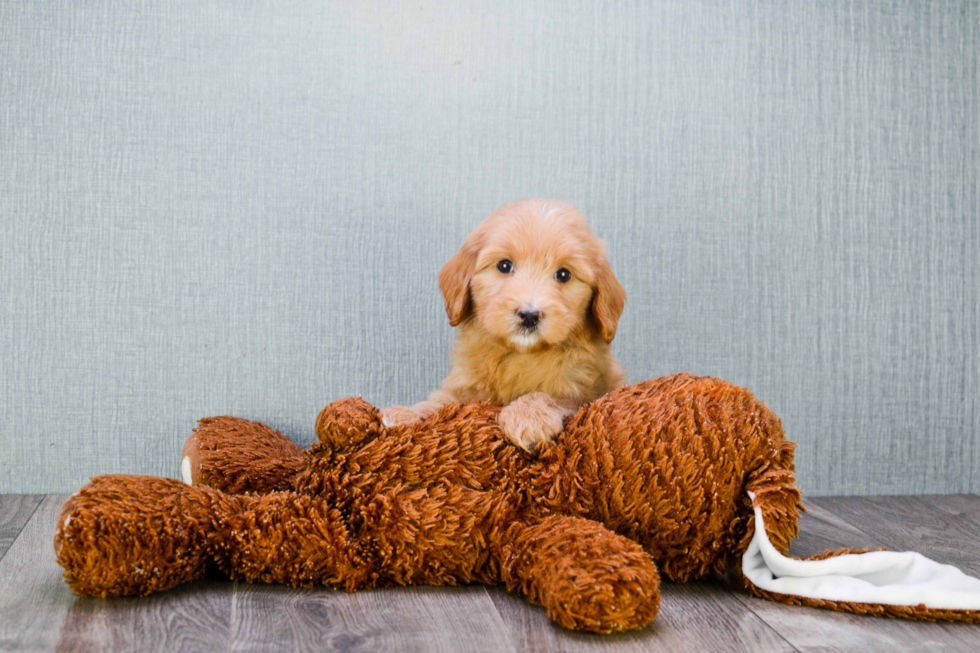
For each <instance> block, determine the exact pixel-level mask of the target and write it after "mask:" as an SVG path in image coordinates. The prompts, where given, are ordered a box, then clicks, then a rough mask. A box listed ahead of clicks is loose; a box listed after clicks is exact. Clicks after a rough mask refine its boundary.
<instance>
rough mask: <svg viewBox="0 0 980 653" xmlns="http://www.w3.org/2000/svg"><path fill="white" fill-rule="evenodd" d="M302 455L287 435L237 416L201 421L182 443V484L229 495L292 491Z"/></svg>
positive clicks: (210, 418) (303, 455) (301, 463)
mask: <svg viewBox="0 0 980 653" xmlns="http://www.w3.org/2000/svg"><path fill="white" fill-rule="evenodd" d="M304 457H305V454H304V452H303V450H302V449H300V448H299V446H297V445H296V444H294V443H293V442H292V441H291V440H290V439H289V438H287V437H286V436H284V435H283V434H281V433H280V432H279V431H276V430H275V429H272V428H269V427H268V426H266V425H265V424H261V423H259V422H250V421H248V420H244V419H239V418H237V417H208V418H205V419H202V420H201V421H200V422H199V423H198V426H197V428H196V429H194V433H193V434H192V435H191V436H190V437H189V438H187V441H186V442H185V443H184V451H183V454H182V456H181V464H180V471H181V477H182V478H183V480H184V483H187V484H188V485H206V486H208V487H211V488H214V489H217V490H222V491H224V492H228V493H230V494H241V493H244V492H263V493H264V492H274V491H281V490H289V489H292V486H293V479H294V478H295V477H296V475H297V474H298V473H299V471H300V469H301V468H302V465H303V460H304Z"/></svg>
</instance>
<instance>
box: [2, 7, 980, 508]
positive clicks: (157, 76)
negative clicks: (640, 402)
mask: <svg viewBox="0 0 980 653" xmlns="http://www.w3.org/2000/svg"><path fill="white" fill-rule="evenodd" d="M978 26H980V8H978V3H977V2H976V1H972V2H949V3H946V2H932V3H922V2H897V1H895V2H893V1H889V2H880V1H860V2H846V1H843V0H842V1H836V2H795V1H786V2H761V1H747V0H746V1H735V2H732V1H728V0H726V1H724V2H708V1H705V2H693V1H691V0H674V1H671V2H656V3H654V2H637V3H632V4H627V3H622V2H602V3H596V4H591V3H585V2H569V1H567V0H564V1H560V2H525V1H524V0H506V1H501V0H495V1H494V2H485V3H481V4H480V5H477V4H473V5H471V4H469V3H461V2H451V3H441V2H429V1H427V0H417V1H416V2H411V3H407V2H391V3H380V2H366V1H361V2H356V3H355V2H350V3H322V2H315V1H312V0H310V1H307V2H297V3H276V4H273V3H250V2H242V1H240V0H236V1H234V2H230V1H229V2H215V3H210V2H209V3H203V2H197V1H196V0H192V1H190V2H184V3H176V2H172V3H167V2H153V1H147V2H137V3H131V4H130V3H123V2H115V1H113V2H107V1H105V0H101V1H93V2H72V3H58V2H9V1H6V0H2V1H0V216H2V217H0V300H2V304H0V359H2V364H3V373H2V375H0V397H2V404H0V429H2V431H0V433H2V440H0V465H2V467H0V492H53V491H57V492H62V491H70V490H72V489H74V488H75V487H77V486H78V485H79V484H81V483H82V482H84V480H85V479H86V478H87V477H88V476H91V475H94V474H97V473H105V472H138V473H147V474H157V475H176V474H177V471H178V456H179V452H180V447H181V445H182V443H183V440H184V438H185V437H186V436H187V435H188V434H189V433H190V431H191V429H192V427H193V426H194V424H195V420H196V419H197V418H199V417H202V416H205V415H212V414H234V415H240V416H243V417H247V418H252V419H261V420H264V421H267V422H268V423H270V424H272V425H274V426H276V427H278V428H280V429H282V430H283V431H284V432H285V433H287V434H288V435H290V436H291V437H293V438H294V439H295V440H297V441H300V442H303V443H305V442H308V441H309V438H310V435H311V433H312V424H313V421H314V419H315V417H316V414H317V411H318V410H319V408H320V407H321V406H322V405H323V404H324V403H326V402H327V401H328V400H331V399H334V398H338V397H341V396H346V395H349V394H361V395H363V396H365V397H366V398H368V399H370V400H372V401H374V402H376V403H378V404H388V403H392V402H407V401H414V400H418V399H421V398H422V397H423V396H424V394H425V393H426V392H427V391H428V390H429V389H431V388H432V387H434V386H436V385H437V384H438V382H439V381H440V379H441V378H442V375H443V373H444V372H445V370H446V365H447V357H446V351H447V348H448V347H449V344H450V342H451V338H452V332H451V329H450V328H449V326H448V324H446V321H445V319H444V314H443V308H442V302H441V299H440V297H439V294H438V290H437V285H436V274H437V272H438V270H439V267H440V266H441V264H442V263H443V262H444V261H445V260H446V259H447V258H448V257H449V256H450V255H451V254H452V253H453V252H454V251H455V248H456V247H457V246H458V244H459V243H460V241H461V240H462V238H463V237H464V235H465V234H466V233H467V231H468V230H469V229H470V228H471V227H472V226H473V225H474V224H476V223H477V222H478V221H479V220H480V219H481V218H482V217H483V216H484V215H486V214H488V213H489V212H490V211H492V210H493V209H494V208H496V207H497V206H498V205H500V204H502V203H504V202H507V201H511V200H514V199H518V198H521V197H526V196H532V195H540V196H548V197H556V198H561V199H566V200H568V201H571V202H572V203H573V204H575V205H577V206H578V207H579V208H580V209H581V210H582V211H583V212H584V213H585V214H586V216H587V217H589V218H590V221H591V222H592V224H593V227H594V229H595V230H596V231H597V232H598V233H599V234H600V235H601V236H602V237H604V238H605V239H606V240H607V242H608V245H609V249H610V252H611V259H612V261H613V265H614V269H615V270H616V272H617V273H618V275H619V277H620V279H621V280H622V282H623V284H624V285H625V287H626V289H627V290H628V292H629V295H630V301H629V304H628V306H627V309H626V313H625V315H624V318H623V321H622V322H621V324H620V330H619V336H618V337H617V340H616V342H615V346H614V349H615V352H616V353H617V355H618V356H619V357H620V358H621V360H622V361H623V362H624V364H625V365H626V368H627V371H628V373H629V375H630V378H631V379H632V380H641V379H644V378H649V377H652V376H658V375H661V374H666V373H670V372H675V371H681V370H691V371H693V372H697V373H701V374H711V375H718V376H722V377H725V378H727V379H729V380H731V381H734V382H736V383H738V384H740V385H744V386H747V387H749V388H751V389H752V390H753V391H754V392H755V393H756V394H757V395H758V396H759V397H760V398H761V399H762V400H763V401H765V402H766V403H767V404H768V405H769V406H770V407H772V408H773V409H774V410H776V411H777V412H778V413H779V414H780V415H781V416H782V418H783V422H784V424H785V426H786V428H787V431H788V432H789V435H790V437H791V438H792V439H794V440H796V441H797V442H798V443H799V444H800V448H799V449H798V461H799V462H798V476H799V481H800V485H801V486H802V487H803V489H804V490H805V491H807V492H809V493H811V494H887V493H924V492H940V493H941V492H964V491H966V492H980V410H978V408H980V397H978V395H980V373H978V354H980V351H978V349H980V345H978V341H980V338H978V323H980V309H978V304H977V294H978V291H980V263H978V259H980V229H978V224H977V218H978V216H977V208H978V176H980V159H978V141H980V134H978V119H980V112H978V106H980V97H978V52H980V50H978V45H980V36H978V32H980V27H978Z"/></svg>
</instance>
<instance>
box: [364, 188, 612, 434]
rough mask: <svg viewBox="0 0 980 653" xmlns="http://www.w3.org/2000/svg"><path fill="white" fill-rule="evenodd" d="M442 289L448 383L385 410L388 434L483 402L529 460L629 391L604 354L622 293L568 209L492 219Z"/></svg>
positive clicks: (527, 210)
mask: <svg viewBox="0 0 980 653" xmlns="http://www.w3.org/2000/svg"><path fill="white" fill-rule="evenodd" d="M439 287H440V289H441V290H442V295H443V298H444V299H445V302H446V313H447V314H448V315H449V324H451V325H452V326H454V327H458V328H459V331H458V334H457V338H456V343H455V346H454V348H453V353H452V365H451V368H450V371H449V374H448V375H447V376H446V378H445V380H443V382H442V386H441V387H440V388H439V389H438V390H436V391H435V392H433V393H432V394H431V395H429V398H428V401H423V402H421V403H418V404H416V405H414V406H412V407H411V408H406V407H402V406H393V407H390V408H387V409H385V410H383V411H382V418H383V419H384V421H385V422H386V423H387V424H389V425H390V424H397V423H406V422H413V421H416V420H419V419H424V418H426V417H428V416H429V415H431V414H432V413H434V412H435V411H437V410H438V409H439V408H440V407H441V406H442V405H444V404H447V403H451V402H458V403H471V402H478V401H485V400H489V401H492V402H494V403H497V404H501V405H503V406H504V408H503V409H502V410H501V412H500V417H499V423H500V426H501V428H502V430H503V432H504V435H505V436H506V437H507V438H508V439H509V440H511V441H512V442H514V443H515V444H517V445H518V446H520V447H523V448H524V449H526V450H528V451H531V450H533V448H534V447H535V446H536V445H537V444H538V443H539V442H542V441H546V440H549V439H551V438H553V437H554V436H555V435H556V434H557V433H559V432H560V431H561V430H562V425H563V420H564V418H565V417H566V416H568V415H570V414H572V413H574V412H575V411H576V410H578V408H579V407H580V406H581V405H583V404H586V403H588V402H590V401H592V400H593V399H596V398H597V397H600V396H602V395H603V394H605V393H607V392H609V391H610V390H613V389H615V388H618V387H620V386H622V385H624V384H625V383H626V376H625V374H624V372H623V368H622V366H621V365H620V364H619V363H618V362H617V361H616V360H615V359H614V358H613V357H612V355H611V354H610V352H609V343H611V342H612V340H613V337H614V336H615V335H616V325H617V322H618V321H619V316H620V315H621V314H622V312H623V305H624V303H625V301H626V293H625V291H624V290H623V287H622V286H621V285H620V284H619V282H618V281H617V280H616V277H615V276H613V273H612V270H611V269H610V267H609V263H608V262H607V261H606V254H605V248H604V247H603V245H602V242H601V241H600V240H599V239H597V238H596V237H595V236H594V235H593V234H592V232H590V231H589V228H588V225H587V224H586V222H585V218H583V217H582V215H581V214H580V213H579V212H578V211H576V210H575V209H574V208H572V207H571V206H569V205H568V204H564V203H561V202H554V201H549V200H541V199H528V200H522V201H520V202H515V203H513V204H508V205H506V206H504V207H502V208H500V209H498V210H497V211H496V212H495V213H493V214H492V215H491V216H490V217H488V218H487V219H486V220H484V221H483V222H482V223H481V224H480V225H479V226H478V227H477V228H476V229H475V230H473V232H472V233H471V234H470V235H469V237H467V239H466V241H465V242H464V243H463V246H462V247H461V248H460V250H459V251H458V252H457V253H456V255H455V256H453V257H452V259H450V260H449V262H448V263H446V265H445V266H444V267H443V268H442V272H440V274H439Z"/></svg>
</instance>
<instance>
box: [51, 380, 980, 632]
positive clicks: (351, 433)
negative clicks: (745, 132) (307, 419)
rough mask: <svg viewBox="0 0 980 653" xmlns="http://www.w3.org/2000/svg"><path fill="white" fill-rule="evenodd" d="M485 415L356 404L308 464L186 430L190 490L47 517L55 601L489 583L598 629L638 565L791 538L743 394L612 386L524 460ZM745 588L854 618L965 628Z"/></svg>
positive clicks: (724, 386)
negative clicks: (64, 595) (406, 413)
mask: <svg viewBox="0 0 980 653" xmlns="http://www.w3.org/2000/svg"><path fill="white" fill-rule="evenodd" d="M499 411H500V409H499V407H497V406H493V405H490V404H473V405H466V406H460V405H449V406H446V407H444V408H443V409H441V410H440V411H439V412H438V413H436V414H435V415H433V416H432V417H430V418H428V419H427V420H425V421H423V422H420V423H415V424H410V425H402V426H392V427H387V428H386V427H384V426H383V425H382V423H381V420H380V417H379V413H378V410H377V409H376V408H374V407H372V406H371V405H369V404H368V403H366V402H365V401H363V400H361V399H345V400H341V401H338V402H335V403H333V404H330V405H328V406H327V407H326V408H324V410H323V412H322V413H321V414H320V416H319V418H318V420H317V424H316V432H317V436H318V438H319V441H318V442H317V443H316V444H314V445H313V447H312V449H311V450H310V451H308V452H304V451H302V450H301V449H300V448H299V447H297V446H296V445H294V444H293V443H291V442H290V441H289V440H288V439H286V438H285V437H283V436H282V435H280V434H279V433H278V432H276V431H273V430H272V429H270V428H268V427H266V426H264V425H262V424H258V423H254V422H247V421H245V420H239V419H236V418H231V417H218V418H211V419H205V420H202V421H201V423H200V425H199V427H198V428H197V430H196V431H195V433H194V435H192V436H191V438H190V439H189V440H188V441H187V444H186V445H185V450H184V451H185V458H184V473H185V480H187V481H188V483H190V485H187V484H184V483H181V482H179V481H174V480H169V479H160V478H153V477H142V476H125V475H114V476H101V477H97V478H95V479H93V480H92V482H91V483H90V484H88V485H86V486H85V487H83V488H82V489H81V490H79V492H78V493H76V494H75V495H73V496H72V497H71V498H69V499H68V500H67V501H66V502H65V504H64V506H63V507H62V510H61V514H60V515H59V518H58V526H57V531H56V534H55V550H56V552H57V556H58V562H59V563H60V564H61V565H62V566H63V567H64V569H65V578H66V580H67V582H68V584H69V585H70V586H71V587H72V589H73V590H75V591H76V592H78V593H79V594H84V595H91V596H101V597H106V596H117V595H125V594H138V595H143V594H148V593H150V592H154V591H158V590H164V589H167V588H170V587H173V586H174V585H177V584H178V583H182V582H185V581H188V580H191V579H194V578H198V577H200V576H202V575H203V574H204V572H205V569H206V567H208V566H211V565H214V566H217V567H218V568H219V569H220V570H221V571H223V572H224V573H225V574H227V575H228V576H230V577H231V578H235V579H244V580H247V581H261V582H276V583H285V584H289V585H296V586H314V585H318V584H329V585H333V586H336V587H341V588H344V589H346V590H347V591H355V590H359V589H366V588H371V587H377V586H384V585H393V584H432V585H453V584H457V583H469V582H481V583H491V584H493V583H506V585H507V587H508V588H509V589H510V590H519V591H521V592H523V593H524V594H525V596H527V597H528V599H529V600H530V601H532V602H533V603H537V604H540V605H543V606H544V607H545V608H546V609H547V611H548V616H549V617H551V618H552V619H553V620H555V621H556V622H558V623H559V624H561V625H563V626H566V627H568V628H574V629H579V630H590V631H596V632H612V631H617V630H623V629H630V628H639V627H642V626H644V625H645V624H647V623H649V622H650V621H651V620H652V619H653V618H654V616H655V615H656V613H657V608H658V605H659V575H658V568H659V572H660V573H662V574H664V575H665V576H666V577H667V578H669V579H670V580H673V581H677V582H684V581H688V580H693V579H698V578H704V577H705V576H709V575H712V574H715V573H718V572H723V571H725V570H727V569H730V568H732V567H734V566H735V565H736V563H737V562H738V561H739V559H740V557H741V556H743V554H745V553H746V551H748V550H749V549H750V544H751V543H753V542H754V541H753V537H754V533H755V528H754V525H755V522H756V519H757V517H761V518H762V519H764V522H765V531H761V532H762V533H763V534H765V533H766V532H767V533H768V541H769V542H771V545H772V546H773V547H775V550H778V551H779V552H781V553H785V552H786V550H787V549H788V548H789V543H790V540H791V539H792V538H793V537H794V536H795V535H796V533H797V519H798V516H799V513H798V511H797V510H798V508H799V507H800V495H799V492H798V491H797V489H796V486H795V484H794V480H793V455H792V452H793V448H794V444H793V443H792V442H789V441H788V440H786V439H785V438H784V436H783V429H782V426H781V424H780V421H779V419H778V418H777V417H776V416H775V415H774V414H773V413H772V412H771V411H769V410H768V409H767V408H766V407H765V406H764V405H763V404H761V403H760V402H758V401H757V400H756V399H755V398H754V397H753V396H752V395H751V394H750V393H749V392H747V391H746V390H743V389H741V388H737V387H735V386H732V385H730V384H728V383H726V382H724V381H721V380H718V379H712V378H705V377H693V376H689V375H686V374H679V375H674V376H670V377H664V378H660V379H654V380H652V381H647V382H644V383H639V384H636V385H632V386H629V387H625V388H621V389H619V390H616V391H614V392H611V393H610V394H608V395H606V396H604V397H602V398H600V399H598V400H596V401H594V402H593V403H591V404H590V405H588V406H585V407H583V408H582V409H581V410H579V412H578V413H577V414H575V415H574V416H572V417H570V418H569V419H568V420H567V421H566V424H565V429H564V431H563V432H562V433H561V434H560V435H559V436H558V438H557V439H556V440H555V441H553V442H550V443H545V444H542V445H541V446H540V447H539V449H538V451H537V452H536V453H535V454H534V455H530V454H527V453H525V452H524V451H523V450H521V449H519V448H517V447H514V446H512V445H509V444H508V443H506V442H505V440H504V439H503V438H502V436H501V433H500V429H499V427H498V425H497V423H496V417H497V414H498V413H499ZM748 493H751V496H752V497H753V498H752V499H750V495H749V494H748ZM763 539H765V538H763ZM755 548H758V546H756V547H755ZM841 553H848V552H847V551H841V552H835V553H834V554H833V555H838V554H841ZM775 555H778V554H775ZM894 555H905V554H894ZM912 555H917V554H912ZM849 557H850V556H845V558H849ZM842 560H843V558H842ZM792 562H798V561H795V560H794V561H792ZM825 562H826V561H825ZM811 564H812V563H811ZM752 573H753V574H755V573H756V571H753V572H752ZM754 577H755V576H754ZM965 578H969V577H965ZM971 580H973V579H971ZM978 582H980V581H978ZM746 584H747V585H748V586H749V587H750V589H751V590H753V591H754V592H756V593H757V594H760V595H763V596H767V597H768V598H773V599H776V600H782V601H786V602H791V603H803V604H808V605H817V606H823V607H833V608H835V609H846V610H851V611H854V612H862V613H868V612H870V613H876V614H891V615H893V616H904V617H910V618H927V619H934V618H937V617H938V618H950V619H960V620H970V621H977V620H978V614H980V613H978V612H977V611H976V610H964V609H958V610H950V609H945V608H944V609H935V608H925V607H924V606H915V605H914V604H913V606H893V605H882V604H880V603H872V602H867V601H865V602H856V603H855V602H851V603H841V602H840V601H839V600H828V599H827V598H821V597H820V596H812V595H811V596H796V595H787V594H783V593H780V592H778V591H771V590H764V589H760V588H757V587H756V586H755V585H754V584H753V583H752V582H750V581H749V580H748V578H746ZM773 587H777V585H773Z"/></svg>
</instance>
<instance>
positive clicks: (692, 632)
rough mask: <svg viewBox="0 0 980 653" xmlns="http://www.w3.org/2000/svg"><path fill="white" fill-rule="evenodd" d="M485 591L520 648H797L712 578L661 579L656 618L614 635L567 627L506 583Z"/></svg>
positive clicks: (614, 651)
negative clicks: (682, 581)
mask: <svg viewBox="0 0 980 653" xmlns="http://www.w3.org/2000/svg"><path fill="white" fill-rule="evenodd" d="M487 592H488V593H489V594H490V597H491V598H492V599H493V602H494V604H495V605H496V606H497V610H498V611H499V612H500V616H501V617H502V618H503V621H504V624H506V627H507V629H508V631H509V633H510V636H511V639H512V641H513V643H514V646H515V647H516V649H517V650H518V651H520V652H521V653H544V652H546V651H570V652H573V651H603V652H604V653H605V652H611V653H619V652H628V651H635V652H637V653H640V652H643V653H649V651H651V650H662V651H691V652H693V653H702V652H703V651H719V652H720V651H793V650H794V649H793V647H792V646H790V644H789V643H787V642H786V641H785V640H784V639H782V638H781V637H780V636H779V635H777V634H776V633H775V632H774V631H773V630H772V629H770V628H769V627H768V626H767V625H766V624H765V623H764V622H763V621H762V620H761V619H759V618H758V617H756V616H755V615H754V614H753V613H752V612H751V611H750V610H749V609H747V608H746V607H745V606H744V605H742V604H741V603H740V602H739V601H738V600H737V599H736V598H734V597H733V596H732V595H731V594H730V593H729V592H727V591H726V590H725V589H724V588H722V587H721V586H720V585H719V584H718V583H716V582H714V581H708V582H698V583H687V584H683V585H679V584H676V583H663V585H662V586H661V603H660V605H661V607H660V612H659V614H658V615H657V618H656V619H654V621H653V623H651V624H650V625H649V626H647V627H646V628H644V629H642V630H637V631H631V632H626V633H619V634H615V635H596V634H592V633H579V632H575V631H571V630H566V629H564V628H562V627H561V626H558V625H556V624H555V623H554V622H552V621H551V620H550V619H548V616H547V615H546V614H545V611H544V609H543V608H541V607H538V606H533V605H531V604H529V603H528V602H527V600H526V599H525V598H524V597H523V596H520V595H518V594H514V593H510V592H508V591H507V590H506V588H504V587H503V586H498V587H488V588H487Z"/></svg>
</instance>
